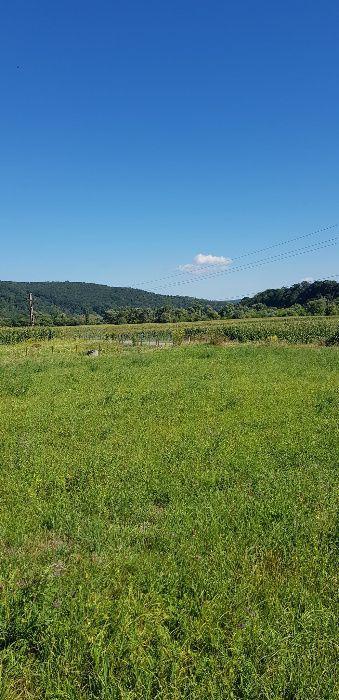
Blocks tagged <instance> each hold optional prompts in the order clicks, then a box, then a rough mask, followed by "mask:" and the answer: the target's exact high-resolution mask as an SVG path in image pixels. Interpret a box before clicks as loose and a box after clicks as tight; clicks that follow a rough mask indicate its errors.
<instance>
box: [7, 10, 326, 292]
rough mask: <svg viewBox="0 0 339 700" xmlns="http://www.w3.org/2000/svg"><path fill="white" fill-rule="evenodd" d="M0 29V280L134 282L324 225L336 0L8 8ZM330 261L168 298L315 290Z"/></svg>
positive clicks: (261, 272) (246, 275)
mask: <svg viewBox="0 0 339 700" xmlns="http://www.w3.org/2000/svg"><path fill="white" fill-rule="evenodd" d="M0 26H1V29H0V81H1V82H0V91H1V92H0V99H1V107H0V142H1V153H0V199H1V201H0V235H1V256H0V279H13V280H25V281H26V280H65V279H68V280H80V281H92V282H104V283H107V284H112V285H134V284H135V283H137V282H139V281H141V280H151V279H155V278H158V277H163V276H166V275H167V274H172V273H173V272H175V271H176V270H177V269H178V267H179V266H183V265H188V264H192V263H193V260H194V258H195V256H196V255H198V254H203V255H212V256H223V257H226V258H232V259H233V258H236V257H238V256H239V255H241V254H242V253H244V252H246V251H248V250H253V249H258V248H262V247H264V246H267V245H270V244H273V243H275V242H278V241H280V240H282V239H285V238H290V237H293V236H294V235H298V234H303V233H308V232H310V231H313V230H314V229H317V228H320V227H322V226H327V225H330V224H334V223H337V222H339V168H338V165H339V80H338V78H339V41H338V27H339V4H338V2H337V1H336V0H333V2H328V1H327V0H323V2H321V3H319V2H315V1H310V2H305V0H303V1H301V0H293V1H291V0H287V1H285V2H280V3H277V2H272V0H270V1H269V2H268V1H266V2H262V1H260V0H258V1H256V2H254V1H253V2H247V1H243V2H241V1H239V0H233V1H231V2H226V1H225V0H224V1H217V0H208V1H207V0H203V1H201V0H171V1H170V2H166V1H165V0H134V1H131V0H113V1H112V0H110V1H108V0H107V1H106V0H97V1H96V2H93V0H91V2H88V1H87V0H81V2H80V1H79V2H75V1H74V0H67V2H66V0H58V2H49V1H47V2H39V1H38V0H34V1H33V0H11V2H7V3H5V4H4V5H3V7H2V10H1V21H0ZM338 233H339V230H338ZM331 235H332V236H333V235H335V231H334V232H327V233H326V232H325V233H324V234H319V235H318V236H316V237H315V238H314V239H312V238H311V239H306V241H305V244H310V243H311V242H312V241H313V240H315V241H319V240H322V239H324V238H328V237H329V236H331ZM302 244H303V241H301V242H299V243H296V244H290V245H289V246H288V247H287V248H286V250H289V249H293V248H296V247H300V245H302ZM279 250H280V249H278V251H277V252H279ZM338 251H339V248H338V247H334V248H328V249H325V250H319V251H317V252H315V253H313V254H310V253H309V254H307V255H305V256H300V257H299V258H295V259H292V260H290V261H285V262H279V263H278V262H277V263H274V264H272V265H269V266H267V267H263V268H259V269H253V270H247V271H244V272H238V273H234V274H227V275H225V276H223V275H219V276H218V277H216V278H208V279H206V280H203V279H199V275H198V274H195V273H194V274H193V273H192V275H191V277H192V279H193V281H192V283H190V284H186V285H185V286H183V287H175V288H170V287H169V291H171V292H173V291H175V293H185V294H188V293H189V294H195V295H198V296H204V297H210V298H212V297H213V298H216V297H217V298H227V297H233V296H237V295H240V294H242V293H244V294H245V293H249V292H254V291H257V290H259V289H263V288H265V287H267V286H280V285H281V284H283V283H292V282H295V281H299V280H300V279H303V278H305V277H310V278H317V277H325V276H326V275H330V274H336V273H339V252H338ZM259 257H263V256H262V255H261V256H259ZM256 259H258V256H257V258H256ZM233 264H235V263H233ZM193 265H194V263H193ZM192 269H193V268H192ZM213 269H216V268H213ZM228 269H230V267H228ZM191 277H190V276H189V279H190V278H191ZM179 278H180V277H179ZM162 284H163V283H162ZM142 286H143V287H146V288H150V289H151V288H155V286H156V285H155V284H149V285H145V284H144V285H142ZM163 291H165V289H163Z"/></svg>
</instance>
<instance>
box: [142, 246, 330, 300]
mask: <svg viewBox="0 0 339 700" xmlns="http://www.w3.org/2000/svg"><path fill="white" fill-rule="evenodd" d="M338 240H339V236H333V237H332V238H328V239H325V240H323V241H319V243H314V244H312V245H309V246H303V247H302V248H297V249H296V250H292V251H287V252H281V253H279V254H278V255H270V256H268V257H266V258H263V259H262V260H256V261H253V262H251V263H248V264H246V265H237V266H236V267H232V268H227V269H223V270H216V271H214V272H209V273H204V274H203V275H198V276H197V275H193V276H191V277H190V278H189V279H183V280H179V281H175V282H170V283H169V284H167V285H162V286H158V287H156V289H157V290H161V289H169V288H172V287H179V286H182V285H184V284H191V283H192V282H197V281H200V280H205V279H210V278H214V277H219V276H220V275H230V274H233V273H235V272H243V271H246V270H251V269H255V268H257V267H262V266H264V265H269V264H271V263H274V262H280V261H282V260H285V259H290V258H295V257H299V256H300V255H305V254H307V253H313V252H316V251H317V250H322V249H324V248H329V247H332V246H335V245H337V243H338Z"/></svg>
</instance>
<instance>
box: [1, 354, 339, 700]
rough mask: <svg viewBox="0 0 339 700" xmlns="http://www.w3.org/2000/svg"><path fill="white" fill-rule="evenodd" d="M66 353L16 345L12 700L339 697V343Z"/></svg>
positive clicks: (4, 680)
mask: <svg viewBox="0 0 339 700" xmlns="http://www.w3.org/2000/svg"><path fill="white" fill-rule="evenodd" d="M67 342H68V343H69V344H68V345H67ZM53 349H54V352H51V346H50V344H48V342H46V343H41V345H40V346H39V347H37V348H34V347H32V348H31V349H30V352H29V353H28V355H27V356H26V353H25V346H23V345H15V346H7V345H4V346H2V347H1V348H0V395H1V404H0V444H1V470H0V489H1V530H0V551H1V580H0V601H1V608H0V660H1V673H0V697H1V700H21V699H23V700H28V699H29V700H31V699H32V700H33V699H34V700H35V699H40V698H41V699H45V700H92V699H100V700H155V699H161V700H182V699H183V700H209V699H212V700H221V699H225V700H245V699H246V700H257V699H262V700H333V699H334V698H337V697H339V685H338V676H337V672H336V661H337V656H336V654H337V648H336V639H337V636H338V629H337V627H336V612H337V601H336V594H337V590H338V567H337V565H338V560H336V554H337V549H336V548H337V546H338V539H337V538H338V490H337V483H338V482H337V463H338V443H339V434H338V433H339V431H338V384H339V381H338V361H339V348H338V347H335V346H334V347H313V346H307V345H305V346H301V347H300V346H299V347H296V346H293V345H290V346H283V345H278V344H276V345H274V344H273V345H272V344H271V345H270V344H267V345H265V344H262V345H259V344H257V345H250V344H246V343H245V344H243V345H232V344H230V345H224V346H223V345H217V344H216V345H208V344H206V345H199V344H196V345H195V344H193V343H192V344H190V345H183V346H182V347H173V348H163V349H147V348H141V349H140V348H130V349H122V348H120V349H119V348H118V347H115V346H114V344H112V343H111V344H110V345H108V344H107V346H105V347H103V349H102V353H101V355H100V356H99V357H93V358H91V357H88V356H86V354H85V352H84V349H85V344H84V345H83V346H80V347H79V348H77V352H75V351H74V341H73V344H72V345H71V344H70V341H57V340H56V341H55V347H54V346H53Z"/></svg>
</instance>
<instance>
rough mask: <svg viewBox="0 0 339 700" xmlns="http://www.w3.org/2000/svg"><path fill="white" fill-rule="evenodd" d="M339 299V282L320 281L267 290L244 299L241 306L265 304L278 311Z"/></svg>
mask: <svg viewBox="0 0 339 700" xmlns="http://www.w3.org/2000/svg"><path fill="white" fill-rule="evenodd" d="M338 298H339V282H335V281H333V280H318V281H315V282H299V283H298V284H293V285H292V286H291V287H279V288H277V289H266V290H265V291H264V292H259V293H258V294H255V295H254V296H253V297H244V298H243V299H242V300H241V302H240V303H241V304H245V305H246V306H254V305H255V304H265V306H268V307H272V306H273V307H276V308H277V309H282V308H289V307H290V306H293V305H294V304H301V305H302V306H305V304H307V303H308V302H309V301H314V300H316V299H326V300H327V301H334V300H336V299H338Z"/></svg>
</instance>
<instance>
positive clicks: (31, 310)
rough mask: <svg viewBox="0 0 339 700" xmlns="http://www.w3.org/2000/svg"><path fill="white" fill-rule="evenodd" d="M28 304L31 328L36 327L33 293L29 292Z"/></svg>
mask: <svg viewBox="0 0 339 700" xmlns="http://www.w3.org/2000/svg"><path fill="white" fill-rule="evenodd" d="M28 303H29V325H30V326H34V323H35V318H34V308H33V294H32V292H29V295H28Z"/></svg>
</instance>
